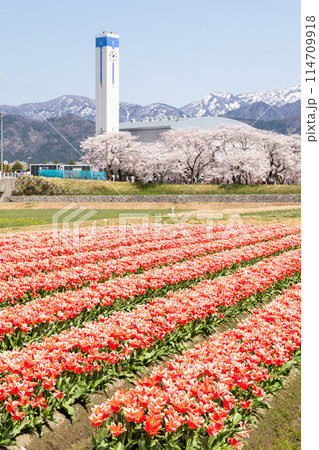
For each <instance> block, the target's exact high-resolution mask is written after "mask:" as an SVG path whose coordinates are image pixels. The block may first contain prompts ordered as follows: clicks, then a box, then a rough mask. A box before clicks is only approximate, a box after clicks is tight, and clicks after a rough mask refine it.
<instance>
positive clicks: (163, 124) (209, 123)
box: [120, 117, 243, 142]
mask: <svg viewBox="0 0 319 450" xmlns="http://www.w3.org/2000/svg"><path fill="white" fill-rule="evenodd" d="M220 125H234V126H235V125H243V123H242V122H239V121H238V120H233V119H227V118H226V117H170V118H163V119H153V118H149V119H144V120H140V121H135V120H132V121H131V122H122V123H120V131H129V132H130V133H132V134H133V135H134V136H137V138H138V140H139V141H141V142H155V141H156V140H157V139H158V138H159V136H160V135H161V133H163V132H165V131H168V130H180V129H183V128H201V129H209V130H210V129H213V128H217V127H219V126H220Z"/></svg>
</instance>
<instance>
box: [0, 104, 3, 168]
mask: <svg viewBox="0 0 319 450" xmlns="http://www.w3.org/2000/svg"><path fill="white" fill-rule="evenodd" d="M0 115H1V175H2V174H3V112H1V113H0Z"/></svg>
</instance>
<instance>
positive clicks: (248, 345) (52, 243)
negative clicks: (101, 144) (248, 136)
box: [0, 224, 301, 450]
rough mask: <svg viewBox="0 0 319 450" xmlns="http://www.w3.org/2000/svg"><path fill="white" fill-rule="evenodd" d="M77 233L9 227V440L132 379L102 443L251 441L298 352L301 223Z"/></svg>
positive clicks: (94, 410) (95, 410)
mask: <svg viewBox="0 0 319 450" xmlns="http://www.w3.org/2000/svg"><path fill="white" fill-rule="evenodd" d="M79 237H80V239H79V240H78V241H77V243H76V245H75V243H74V242H73V237H72V233H71V232H64V234H63V236H61V235H59V234H58V233H55V232H53V231H42V232H31V233H21V234H17V235H7V236H5V235H3V236H0V374H1V375H0V446H10V445H14V443H15V440H16V438H18V437H19V436H20V435H21V434H24V433H32V432H35V431H36V432H40V433H41V431H43V429H44V427H45V425H47V424H48V423H49V422H50V421H51V420H54V417H55V413H56V412H57V411H60V412H63V413H64V414H65V415H67V416H68V417H70V418H73V419H74V408H73V407H74V404H75V403H77V402H82V403H86V404H89V403H90V395H91V394H94V393H95V392H99V391H101V390H102V389H103V390H105V391H106V393H107V391H108V388H109V387H111V386H112V384H113V383H114V382H117V383H119V382H120V380H121V383H122V387H121V388H120V389H119V390H118V391H116V392H115V394H114V395H109V396H108V399H107V400H106V401H105V402H103V403H101V404H98V405H94V406H92V405H91V406H89V407H88V416H89V419H90V422H91V424H92V442H93V443H92V448H96V449H114V450H123V449H128V450H129V449H136V450H138V449H153V450H155V449H170V450H179V449H198V450H199V449H203V448H206V449H227V448H229V449H231V448H240V447H241V446H242V445H243V444H244V442H245V440H247V437H248V436H249V432H250V430H251V428H252V426H253V424H254V422H255V421H256V413H257V412H258V411H259V408H261V407H265V406H266V403H267V400H268V398H269V396H270V394H271V393H273V392H275V391H277V390H279V389H281V388H282V387H283V383H284V381H285V379H286V377H287V375H288V374H289V372H290V370H291V369H292V368H293V367H294V366H295V365H296V364H298V363H299V360H300V345H301V338H300V328H301V326H300V325H301V304H300V290H301V288H300V271H301V250H300V245H301V234H300V227H299V226H290V227H289V226H286V225H266V226H256V225H249V224H245V225H243V224H241V225H235V226H233V227H231V228H229V227H227V226H226V225H223V224H217V225H214V230H213V231H212V230H209V232H208V229H207V228H206V227H205V226H204V225H185V224H184V225H163V226H162V227H161V228H160V229H159V228H158V227H157V226H156V225H154V224H150V225H148V226H147V227H140V228H138V227H137V226H131V227H128V228H127V230H126V233H125V235H124V236H123V235H122V233H119V229H118V228H117V227H115V226H114V227H111V226H110V227H100V228H98V229H97V230H95V233H92V232H90V231H89V230H86V229H83V230H81V232H80V236H79ZM221 329H222V330H226V331H221ZM194 339H195V340H196V342H199V344H197V345H195V346H194V345H193V344H192V342H193V340H194ZM164 361H165V362H164ZM141 374H142V375H141ZM90 410H91V412H90Z"/></svg>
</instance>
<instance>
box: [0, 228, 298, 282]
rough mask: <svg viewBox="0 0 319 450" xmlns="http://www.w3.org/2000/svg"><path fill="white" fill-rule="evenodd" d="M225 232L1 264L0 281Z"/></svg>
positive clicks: (200, 240) (209, 238) (193, 241)
mask: <svg viewBox="0 0 319 450" xmlns="http://www.w3.org/2000/svg"><path fill="white" fill-rule="evenodd" d="M257 231H258V233H261V232H267V231H268V229H267V227H258V229H257V230H256V231H255V232H257ZM278 231H279V232H280V234H279V235H280V236H285V235H288V234H292V233H293V232H294V231H298V232H299V230H298V229H297V228H295V227H287V229H286V230H281V229H279V230H278ZM248 233H249V234H254V233H252V232H251V231H249V232H248V230H247V231H246V233H245V232H244V230H242V229H241V228H236V229H234V230H231V231H230V232H229V233H227V239H229V238H230V237H233V236H236V235H242V234H248ZM224 235H225V232H224V231H220V232H215V233H214V234H213V235H212V236H211V235H207V233H203V232H201V233H199V234H198V235H192V239H191V240H190V238H189V237H186V238H185V237H179V238H176V239H167V238H166V239H160V240H159V239H153V240H150V241H148V242H144V243H138V244H132V245H129V246H128V245H120V246H117V247H114V248H108V245H107V243H105V247H104V249H103V250H102V249H101V250H95V249H94V250H92V249H91V250H90V251H85V252H83V251H78V252H76V253H73V254H71V255H57V256H55V255H52V256H51V257H50V258H45V259H35V260H31V261H20V262H9V261H6V262H3V263H0V280H6V279H8V278H9V277H15V278H21V277H23V276H25V275H32V274H33V273H35V272H46V273H48V272H53V271H58V270H63V269H64V268H67V267H71V266H72V267H75V266H82V265H85V264H93V263H96V262H98V261H101V260H103V261H107V260H110V259H119V258H123V257H129V256H133V255H138V254H142V253H146V252H149V251H155V250H166V249H170V248H175V247H183V246H185V245H195V244H203V243H208V242H212V241H217V240H222V239H224Z"/></svg>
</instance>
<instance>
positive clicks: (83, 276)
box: [0, 230, 286, 303]
mask: <svg viewBox="0 0 319 450" xmlns="http://www.w3.org/2000/svg"><path fill="white" fill-rule="evenodd" d="M284 234H286V233H284ZM281 235H282V232H281V231H277V230H276V231H273V232H268V231H267V232H265V231H264V232H261V233H255V234H249V235H239V236H235V237H233V238H230V239H227V240H220V241H212V242H206V243H203V244H195V245H185V246H182V247H181V248H178V249H177V248H173V249H168V250H160V251H156V252H147V253H144V254H141V255H139V256H138V257H134V256H129V257H123V258H120V259H118V260H109V261H104V260H102V261H99V262H97V263H96V264H85V265H84V266H74V267H73V266H72V267H68V268H65V269H63V270H60V271H53V272H50V273H48V274H46V273H38V274H35V275H33V276H31V277H30V276H25V277H22V278H10V279H9V280H7V281H5V280H2V281H0V302H3V301H12V303H15V300H16V299H20V298H22V297H24V296H25V294H27V293H32V295H33V297H35V296H36V293H37V292H39V291H42V293H43V292H44V293H47V292H48V291H54V290H57V289H62V290H65V289H72V288H73V289H74V288H76V287H81V286H84V285H86V284H87V283H93V282H103V281H104V280H106V279H108V278H110V277H112V276H114V275H116V276H123V275H125V274H127V273H129V272H133V273H134V272H136V271H140V270H143V271H145V270H148V269H150V268H152V267H156V266H158V265H163V264H172V263H175V262H178V261H181V260H183V259H185V258H192V257H198V256H201V255H203V254H206V253H214V252H221V251H223V250H225V249H232V248H234V247H240V246H243V245H249V244H253V243H255V242H260V241H263V240H268V239H276V238H278V237H279V236H281Z"/></svg>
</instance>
